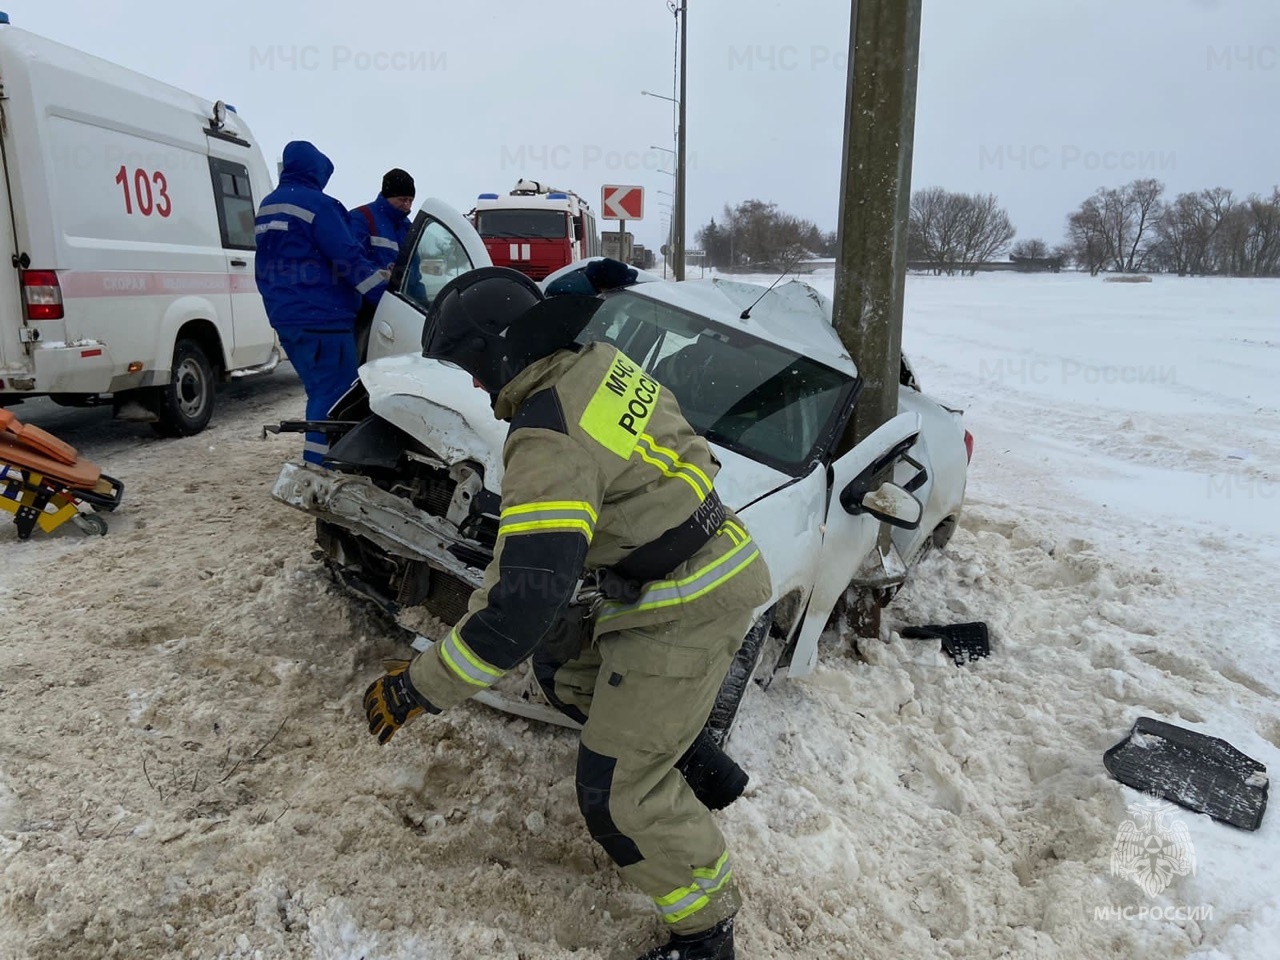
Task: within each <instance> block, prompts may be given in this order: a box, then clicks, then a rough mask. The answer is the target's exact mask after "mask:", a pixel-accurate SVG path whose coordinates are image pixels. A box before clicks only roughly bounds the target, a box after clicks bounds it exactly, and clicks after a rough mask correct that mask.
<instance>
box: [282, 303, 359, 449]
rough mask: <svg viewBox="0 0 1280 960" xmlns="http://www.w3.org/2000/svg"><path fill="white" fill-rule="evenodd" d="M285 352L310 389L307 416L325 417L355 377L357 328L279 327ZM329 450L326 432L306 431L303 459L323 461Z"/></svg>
mask: <svg viewBox="0 0 1280 960" xmlns="http://www.w3.org/2000/svg"><path fill="white" fill-rule="evenodd" d="M276 332H277V333H278V334H279V335H280V345H281V346H282V347H284V352H285V356H287V357H288V358H289V362H290V363H292V364H293V369H295V370H296V371H298V378H299V379H300V380H302V386H303V387H304V388H306V391H307V419H308V420H324V419H326V418H327V417H328V416H329V408H330V407H332V406H333V405H334V404H335V403H337V402H338V400H339V399H340V398H341V397H342V395H343V394H344V393H346V392H347V390H348V389H350V387H351V384H353V383H354V382H355V381H356V377H357V372H356V371H357V369H358V368H359V363H358V362H357V360H356V338H355V334H354V332H352V331H350V330H346V331H336V330H333V331H327V330H296V329H295V330H278V331H276ZM328 453H329V441H328V438H327V437H326V436H325V435H324V434H323V433H307V434H306V437H305V440H304V442H303V444H302V459H303V460H305V461H307V463H316V464H319V463H323V462H324V458H325V457H326V456H327V455H328Z"/></svg>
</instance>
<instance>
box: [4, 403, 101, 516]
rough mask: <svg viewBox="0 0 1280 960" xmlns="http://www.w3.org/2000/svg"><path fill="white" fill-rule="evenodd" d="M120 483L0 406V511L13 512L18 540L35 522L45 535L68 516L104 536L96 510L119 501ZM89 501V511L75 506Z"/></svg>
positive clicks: (58, 441)
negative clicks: (86, 511) (84, 511)
mask: <svg viewBox="0 0 1280 960" xmlns="http://www.w3.org/2000/svg"><path fill="white" fill-rule="evenodd" d="M123 495H124V484H122V483H121V482H120V481H119V480H116V479H114V478H112V477H108V476H107V475H106V474H104V473H103V472H102V470H101V469H100V468H99V467H98V465H97V464H96V463H93V462H91V461H89V460H85V459H83V458H82V457H81V456H80V455H79V454H78V453H76V448H75V447H73V446H71V444H69V443H64V442H63V441H61V440H59V439H58V438H57V437H55V436H53V435H52V434H50V433H48V432H46V431H44V430H41V429H40V428H39V427H35V426H31V425H30V424H25V423H22V422H21V421H20V420H19V419H18V418H17V417H15V416H14V415H13V413H12V412H11V411H9V410H3V409H0V509H2V510H6V511H8V512H9V513H12V514H13V515H14V516H13V522H14V524H15V525H16V526H17V528H18V539H19V540H26V539H28V538H29V537H30V536H31V533H32V531H33V530H35V528H36V527H37V526H38V527H39V528H40V529H41V530H43V531H44V532H45V533H49V532H51V531H53V530H56V529H57V528H58V527H60V526H62V525H63V524H64V523H66V522H67V521H68V520H70V521H72V522H73V523H74V524H75V525H76V526H77V527H79V528H80V530H81V531H83V532H84V533H86V534H93V533H96V534H105V533H106V532H107V521H106V519H105V518H104V517H101V516H99V515H98V512H97V511H104V512H108V513H109V512H110V511H112V510H114V509H115V508H116V507H118V506H119V505H120V498H121V497H122V496H123ZM86 503H87V504H89V505H91V506H92V507H93V508H94V512H93V513H83V512H81V510H80V507H81V506H82V505H83V504H86Z"/></svg>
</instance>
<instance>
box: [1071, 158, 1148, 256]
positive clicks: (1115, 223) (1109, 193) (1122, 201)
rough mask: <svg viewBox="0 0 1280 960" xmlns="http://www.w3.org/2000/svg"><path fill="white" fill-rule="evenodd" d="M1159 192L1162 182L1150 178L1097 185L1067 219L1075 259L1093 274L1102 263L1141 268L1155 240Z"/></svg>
mask: <svg viewBox="0 0 1280 960" xmlns="http://www.w3.org/2000/svg"><path fill="white" fill-rule="evenodd" d="M1163 192H1164V185H1163V184H1162V183H1160V181H1158V180H1154V179H1145V180H1134V181H1133V182H1132V183H1130V184H1127V185H1126V186H1124V187H1119V188H1116V187H1111V188H1105V187H1100V188H1099V189H1098V191H1097V192H1096V193H1095V194H1094V195H1093V196H1092V197H1090V198H1089V199H1088V200H1086V201H1085V202H1084V203H1082V204H1080V209H1079V210H1077V211H1076V212H1075V213H1073V214H1071V216H1070V217H1069V218H1068V221H1067V233H1068V237H1069V240H1070V242H1071V246H1072V250H1073V251H1074V254H1075V257H1076V259H1077V262H1079V263H1080V264H1081V265H1082V266H1086V267H1087V268H1088V269H1089V272H1090V273H1095V274H1096V273H1097V272H1098V270H1100V269H1101V268H1102V266H1103V265H1104V264H1109V265H1110V266H1111V268H1112V269H1113V270H1116V271H1119V272H1122V273H1132V272H1134V271H1136V270H1141V269H1142V268H1143V266H1144V264H1145V261H1146V258H1147V254H1148V252H1149V251H1150V249H1151V248H1152V246H1153V244H1154V243H1155V241H1156V238H1155V235H1154V234H1155V225H1156V224H1157V223H1158V222H1159V220H1160V216H1161V214H1162V213H1163V205H1162V204H1161V201H1160V195H1161V194H1162V193H1163Z"/></svg>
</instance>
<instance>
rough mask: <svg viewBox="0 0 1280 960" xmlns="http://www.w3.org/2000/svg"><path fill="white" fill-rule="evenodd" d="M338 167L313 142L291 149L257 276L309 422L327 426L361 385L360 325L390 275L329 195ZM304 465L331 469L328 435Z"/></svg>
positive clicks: (269, 203) (307, 446)
mask: <svg viewBox="0 0 1280 960" xmlns="http://www.w3.org/2000/svg"><path fill="white" fill-rule="evenodd" d="M332 175H333V163H332V161H330V160H329V158H328V157H326V156H325V155H324V154H323V153H321V152H320V151H319V150H318V149H316V147H315V145H314V144H311V143H308V142H307V141H305V140H294V141H291V142H290V143H288V144H287V145H286V146H285V148H284V166H283V167H282V169H281V171H280V185H279V186H278V187H277V188H276V189H275V190H273V191H271V193H269V194H267V195H266V197H264V198H263V200H262V205H261V206H260V207H259V208H258V215H257V219H256V221H255V225H254V235H255V238H256V242H257V256H256V257H255V261H254V274H255V279H256V280H257V284H258V292H259V293H260V294H262V302H263V305H264V306H265V307H266V309H267V319H268V320H269V321H270V322H271V326H272V327H273V328H274V329H275V331H276V334H277V335H278V336H279V337H280V345H281V346H282V347H284V351H285V354H286V355H287V356H288V358H289V361H290V362H291V363H292V364H293V368H294V369H295V370H296V371H298V377H299V378H300V379H301V380H302V385H303V387H305V388H306V391H307V419H308V420H323V419H324V418H325V417H326V416H327V415H328V413H329V408H330V407H332V406H333V404H334V403H335V402H337V400H338V398H339V397H341V396H342V395H343V394H344V393H345V392H346V391H347V390H348V388H350V386H351V384H352V382H353V381H355V379H356V369H357V367H358V366H359V365H358V363H357V362H356V342H355V322H356V313H357V312H358V311H359V309H360V304H361V302H362V301H364V302H369V303H377V302H378V298H379V297H381V296H382V293H383V291H384V290H386V288H387V277H388V273H387V271H385V270H381V269H379V267H378V266H377V265H376V264H375V263H374V262H373V261H371V260H370V259H369V258H368V257H367V256H365V254H364V251H363V250H362V249H361V247H360V245H359V244H358V243H356V239H355V237H353V236H352V235H351V227H350V226H349V225H348V219H347V209H346V207H344V206H343V205H342V204H341V203H340V202H339V201H337V200H335V199H334V198H333V197H330V196H329V195H328V194H326V193H325V192H324V188H325V185H326V184H327V183H328V182H329V177H331V176H332ZM302 450H303V453H302V456H303V459H304V460H306V461H307V462H309V463H317V464H318V463H323V462H324V457H325V455H326V454H327V453H328V452H329V444H328V440H327V438H326V436H325V434H323V433H319V432H308V433H307V434H306V438H305V442H304V443H303V447H302Z"/></svg>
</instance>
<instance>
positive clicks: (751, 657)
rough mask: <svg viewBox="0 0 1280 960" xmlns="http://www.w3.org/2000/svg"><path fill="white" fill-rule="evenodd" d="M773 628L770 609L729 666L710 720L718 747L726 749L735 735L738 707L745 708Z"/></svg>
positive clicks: (752, 629)
mask: <svg viewBox="0 0 1280 960" xmlns="http://www.w3.org/2000/svg"><path fill="white" fill-rule="evenodd" d="M772 627H773V611H772V610H769V611H768V612H767V613H766V614H765V615H764V616H762V617H761V618H760V619H759V620H757V621H756V622H755V623H754V624H752V626H751V629H750V631H748V632H747V637H746V639H745V640H743V641H742V646H741V647H739V648H738V652H737V653H736V654H735V655H734V658H733V663H732V664H730V665H729V672H728V673H727V674H726V675H725V678H724V682H723V683H722V684H720V692H719V693H718V694H717V695H716V702H715V706H713V707H712V708H711V716H710V717H708V718H707V727H706V729H707V732H708V733H710V734H711V738H712V739H713V740H714V741H715V742H716V745H717V746H721V747H723V746H724V745H725V743H726V742H727V741H728V739H729V735H730V734H731V733H733V727H734V724H736V723H737V720H738V708H739V707H740V706H741V705H742V698H743V696H744V695H745V694H746V692H747V685H748V684H749V683H750V682H751V678H752V677H753V676H755V672H756V667H757V666H758V665H759V663H760V655H761V654H762V653H763V652H764V649H765V647H766V646H767V645H768V641H769V631H770V629H771V628H772Z"/></svg>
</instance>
